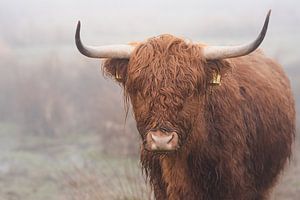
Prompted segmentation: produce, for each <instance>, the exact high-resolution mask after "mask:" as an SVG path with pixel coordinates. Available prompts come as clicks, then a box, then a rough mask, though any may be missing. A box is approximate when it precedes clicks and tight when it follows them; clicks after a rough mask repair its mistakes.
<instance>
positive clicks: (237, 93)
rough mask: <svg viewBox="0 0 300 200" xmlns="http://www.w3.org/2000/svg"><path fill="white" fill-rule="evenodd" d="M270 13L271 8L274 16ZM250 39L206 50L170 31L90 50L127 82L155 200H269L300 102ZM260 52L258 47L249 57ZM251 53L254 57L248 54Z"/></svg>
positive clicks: (284, 159)
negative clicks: (133, 42)
mask: <svg viewBox="0 0 300 200" xmlns="http://www.w3.org/2000/svg"><path fill="white" fill-rule="evenodd" d="M269 14H270V13H269ZM269 14H268V16H267V18H266V21H265V24H264V27H263V30H262V31H261V33H260V35H259V37H258V38H257V39H256V40H255V41H254V42H252V43H249V44H247V45H241V46H231V47H224V46H206V45H203V44H195V43H191V42H188V41H185V40H183V39H180V38H177V37H174V36H172V35H161V36H158V37H154V38H150V39H148V40H147V41H145V42H142V43H137V44H132V45H112V46H101V47H91V46H85V45H83V44H82V43H81V40H80V34H79V33H80V23H79V24H78V27H77V31H76V44H77V47H78V49H79V51H80V52H81V53H83V54H84V55H86V56H88V57H93V58H107V60H106V61H105V63H104V70H105V72H106V73H107V74H108V75H109V76H112V77H115V78H116V80H117V81H118V82H120V83H121V85H122V86H123V87H124V94H125V98H126V100H127V101H128V102H129V101H131V103H132V107H133V112H134V116H135V119H136V122H137V129H138V131H139V133H140V135H141V139H142V141H143V145H142V147H141V163H142V166H143V168H144V170H145V172H146V175H147V176H148V177H149V180H150V183H151V185H152V187H153V189H154V194H155V197H156V199H159V200H166V199H171V200H174V199H187V200H193V199H197V200H198V199H200V200H201V199H207V200H213V199H214V200H220V199H223V200H224V199H226V200H245V199H246V200H247V199H248V200H261V199H267V198H268V194H269V192H270V189H271V188H272V186H273V185H274V184H275V182H276V179H277V178H278V175H279V173H280V171H281V170H282V169H283V167H284V165H285V163H286V162H287V160H288V158H289V156H290V154H291V144H292V141H293V138H294V132H295V110H294V100H293V97H292V94H291V88H290V84H289V80H288V78H287V77H286V75H285V74H284V72H283V70H282V68H281V67H280V66H279V65H278V64H277V63H276V62H274V61H273V60H272V59H270V58H267V57H266V56H265V55H264V54H263V53H262V52H261V51H258V50H257V51H254V50H255V49H256V48H257V47H258V46H259V44H260V43H261V42H262V40H263V38H264V36H265V33H266V30H267V26H268V21H269ZM251 52H252V53H251ZM249 53H251V54H249Z"/></svg>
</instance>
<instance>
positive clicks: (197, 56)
mask: <svg viewBox="0 0 300 200" xmlns="http://www.w3.org/2000/svg"><path fill="white" fill-rule="evenodd" d="M269 16H270V11H269V13H268V15H267V17H266V20H265V23H264V26H263V29H262V31H261V33H260V34H259V36H258V38H257V39H256V40H254V41H253V42H251V43H248V44H246V45H240V46H230V47H227V46H206V45H201V44H197V43H191V42H188V41H185V40H183V39H180V38H177V37H174V36H172V35H161V36H158V37H153V38H150V39H148V40H147V41H145V42H142V43H137V44H131V45H111V46H100V47H91V46H85V45H83V44H82V42H81V40H80V23H78V26H77V30H76V36H75V38H76V45H77V47H78V50H79V51H80V52H81V53H82V54H84V55H86V56H88V57H92V58H106V61H105V62H104V70H105V72H106V73H107V74H108V75H110V76H112V77H114V78H115V79H116V80H117V81H118V82H120V83H121V84H122V85H123V86H124V92H125V98H126V99H129V100H130V101H131V103H132V107H133V111H134V115H135V119H136V121H137V129H138V131H139V133H140V134H141V137H142V139H143V142H144V147H145V149H147V150H149V151H173V150H177V149H179V148H180V147H181V146H183V145H184V144H185V142H186V141H187V139H189V138H191V137H190V135H191V134H192V132H193V131H194V130H193V127H199V126H194V125H195V123H202V122H203V121H204V120H203V118H204V115H203V109H204V102H205V100H204V98H205V96H206V94H207V91H208V87H210V85H211V81H212V79H213V76H214V75H215V73H221V74H222V73H223V70H225V68H227V69H228V67H226V64H225V63H226V62H225V61H221V60H223V59H226V58H233V57H239V56H243V55H247V54H249V53H251V52H252V51H254V50H255V49H256V48H257V47H258V46H259V45H260V43H261V42H262V40H263V39H264V36H265V34H266V31H267V26H268V22H269Z"/></svg>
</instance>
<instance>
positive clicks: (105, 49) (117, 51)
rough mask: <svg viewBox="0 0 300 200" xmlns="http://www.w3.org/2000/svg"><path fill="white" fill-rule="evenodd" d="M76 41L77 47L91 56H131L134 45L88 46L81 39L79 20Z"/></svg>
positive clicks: (84, 53)
mask: <svg viewBox="0 0 300 200" xmlns="http://www.w3.org/2000/svg"><path fill="white" fill-rule="evenodd" d="M75 42H76V46H77V49H78V50H79V51H80V53H82V54H83V55H85V56H87V57H90V58H130V55H131V53H132V51H133V50H134V46H131V45H106V46H86V45H84V44H82V42H81V39H80V21H78V24H77V28H76V34H75Z"/></svg>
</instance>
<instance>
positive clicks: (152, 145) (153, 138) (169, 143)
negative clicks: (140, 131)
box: [145, 129, 179, 151]
mask: <svg viewBox="0 0 300 200" xmlns="http://www.w3.org/2000/svg"><path fill="white" fill-rule="evenodd" d="M145 148H146V149H147V150H148V151H174V150H177V149H178V148H179V145H178V134H177V132H175V131H166V130H164V129H158V130H150V131H149V132H148V133H147V135H146V144H145Z"/></svg>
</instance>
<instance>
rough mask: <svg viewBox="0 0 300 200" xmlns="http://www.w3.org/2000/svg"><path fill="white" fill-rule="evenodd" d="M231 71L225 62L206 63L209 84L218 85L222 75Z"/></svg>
mask: <svg viewBox="0 0 300 200" xmlns="http://www.w3.org/2000/svg"><path fill="white" fill-rule="evenodd" d="M231 69H232V68H231V65H230V62H228V61H226V60H211V61H207V67H206V74H207V77H209V79H208V81H209V83H211V84H213V85H220V83H221V81H222V78H223V77H224V75H225V74H226V73H228V71H229V70H231Z"/></svg>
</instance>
